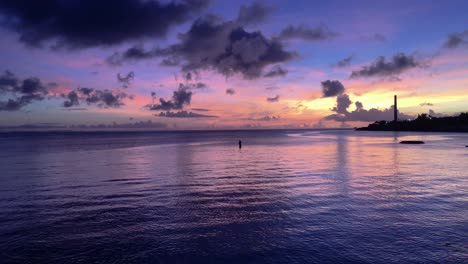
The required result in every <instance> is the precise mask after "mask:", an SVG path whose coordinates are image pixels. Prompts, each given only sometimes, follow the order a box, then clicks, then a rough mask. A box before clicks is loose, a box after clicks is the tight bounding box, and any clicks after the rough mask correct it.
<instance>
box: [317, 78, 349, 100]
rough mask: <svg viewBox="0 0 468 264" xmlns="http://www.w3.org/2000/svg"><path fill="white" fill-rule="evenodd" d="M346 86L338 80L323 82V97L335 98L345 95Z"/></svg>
mask: <svg viewBox="0 0 468 264" xmlns="http://www.w3.org/2000/svg"><path fill="white" fill-rule="evenodd" d="M344 90H345V88H344V86H343V84H341V82H340V81H338V80H333V81H331V80H326V81H323V82H322V93H323V97H333V96H337V95H340V94H342V93H344Z"/></svg>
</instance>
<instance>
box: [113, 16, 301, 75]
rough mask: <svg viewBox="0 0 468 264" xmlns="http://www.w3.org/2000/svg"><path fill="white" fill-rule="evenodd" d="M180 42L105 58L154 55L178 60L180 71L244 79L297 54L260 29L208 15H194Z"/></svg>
mask: <svg viewBox="0 0 468 264" xmlns="http://www.w3.org/2000/svg"><path fill="white" fill-rule="evenodd" d="M178 38H179V43H177V44H174V45H171V46H169V47H167V48H164V49H161V48H152V49H149V50H144V48H142V47H139V46H135V47H132V48H130V49H129V50H127V51H124V52H123V53H115V54H114V55H112V56H111V57H110V58H109V59H108V60H107V61H108V62H109V63H111V64H121V63H123V62H125V61H129V60H130V61H132V60H140V59H149V58H154V57H160V58H171V59H174V60H177V61H178V62H180V66H181V69H182V71H184V72H188V71H197V70H207V69H208V70H214V71H217V72H218V73H221V74H223V75H224V76H226V77H229V76H232V75H234V74H241V75H242V76H243V77H244V78H246V79H255V78H258V77H260V76H262V72H263V69H264V68H265V67H267V66H269V65H272V64H277V63H281V62H286V61H288V60H290V59H292V58H294V57H295V56H296V54H295V53H294V52H289V51H285V50H284V49H283V45H282V44H281V42H279V41H278V40H277V39H268V38H266V37H265V36H264V35H263V34H262V33H261V32H260V31H255V32H247V31H245V30H244V28H243V27H242V26H240V25H239V24H238V23H236V22H233V21H229V22H224V21H222V19H221V18H219V17H216V16H213V15H209V16H205V17H202V18H199V19H197V20H196V21H195V22H194V23H193V24H192V26H191V27H190V29H189V30H188V31H187V32H186V33H182V34H179V35H178Z"/></svg>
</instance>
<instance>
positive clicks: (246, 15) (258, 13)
mask: <svg viewBox="0 0 468 264" xmlns="http://www.w3.org/2000/svg"><path fill="white" fill-rule="evenodd" d="M271 11H272V9H271V8H270V7H268V6H266V5H264V4H263V3H262V2H253V3H252V4H251V5H245V6H244V5H243V6H241V8H240V9H239V15H238V16H237V22H238V23H239V24H241V25H249V24H258V23H260V22H263V21H265V20H266V19H267V17H268V16H269V15H270V13H271Z"/></svg>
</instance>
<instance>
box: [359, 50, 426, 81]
mask: <svg viewBox="0 0 468 264" xmlns="http://www.w3.org/2000/svg"><path fill="white" fill-rule="evenodd" d="M423 66H424V64H423V63H421V62H420V61H417V60H416V58H415V57H414V56H413V55H405V54H404V53H397V54H395V55H393V57H392V58H391V59H390V60H389V61H387V60H386V59H385V57H383V56H380V57H378V58H377V59H375V61H374V62H372V63H371V64H370V65H368V66H363V67H362V68H361V69H360V70H356V71H352V73H351V76H350V77H351V78H359V77H375V76H378V77H389V76H394V75H398V74H400V73H402V72H404V71H407V70H410V69H413V68H418V67H423Z"/></svg>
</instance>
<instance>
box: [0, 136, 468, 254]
mask: <svg viewBox="0 0 468 264" xmlns="http://www.w3.org/2000/svg"><path fill="white" fill-rule="evenodd" d="M239 140H242V143H243V144H242V149H239V147H238V141H239ZM401 140H423V141H425V144H423V145H402V144H399V141H401ZM465 145H468V134H457V133H405V132H366V131H352V130H259V131H191V132H188V131H187V132H182V131H178V132H41V133H38V132H30V133H27V132H23V133H0V263H468V148H466V147H465Z"/></svg>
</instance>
